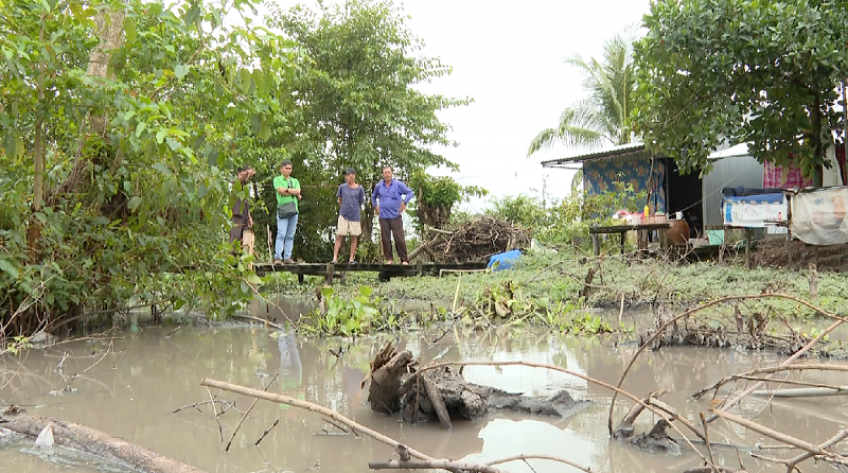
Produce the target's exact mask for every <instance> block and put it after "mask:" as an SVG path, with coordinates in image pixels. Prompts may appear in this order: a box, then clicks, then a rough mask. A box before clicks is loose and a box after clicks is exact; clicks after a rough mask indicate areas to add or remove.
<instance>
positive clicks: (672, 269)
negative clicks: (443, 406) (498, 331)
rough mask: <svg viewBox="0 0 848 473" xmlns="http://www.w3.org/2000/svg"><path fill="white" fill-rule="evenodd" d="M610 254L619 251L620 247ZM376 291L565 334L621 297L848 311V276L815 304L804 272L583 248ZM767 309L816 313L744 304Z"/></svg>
mask: <svg viewBox="0 0 848 473" xmlns="http://www.w3.org/2000/svg"><path fill="white" fill-rule="evenodd" d="M611 246H615V245H611ZM610 252H611V253H616V250H615V248H611V249H610ZM595 267H598V271H597V273H596V274H595V276H594V278H593V280H592V283H591V288H590V291H589V295H588V297H585V298H581V296H580V291H581V290H582V289H583V288H584V283H585V280H586V275H587V273H588V272H589V270H590V269H591V268H595ZM348 278H349V282H348V284H347V285H340V286H337V287H336V292H335V295H337V296H338V297H342V298H347V297H355V295H356V293H355V292H351V291H356V290H358V289H357V288H358V285H359V284H374V282H373V278H371V277H368V276H361V275H360V276H353V275H349V276H348ZM316 281H317V280H316ZM373 287H374V294H373V297H379V298H382V299H383V300H386V301H404V300H415V301H429V302H432V303H434V304H436V305H437V306H439V307H442V308H443V309H444V310H445V311H446V312H447V313H450V312H452V307H453V305H454V302H453V298H454V295H455V294H456V296H457V297H456V310H455V313H456V314H460V315H462V316H468V317H470V318H475V317H485V318H486V319H488V320H492V321H499V322H501V323H506V324H510V323H515V322H518V323H519V324H526V325H537V326H543V327H548V328H550V329H554V330H560V331H564V332H567V331H579V332H584V331H587V330H585V329H580V330H569V327H570V326H571V325H573V324H580V326H581V327H582V326H583V325H589V326H592V325H594V324H595V323H596V322H595V320H594V319H592V320H590V321H589V322H590V323H586V324H583V323H581V322H579V321H575V320H574V319H575V318H584V317H585V316H586V315H587V314H589V315H594V314H592V313H591V312H586V311H587V310H588V309H592V308H599V307H600V308H609V309H610V310H611V311H614V312H615V313H618V310H619V307H620V304H621V300H622V298H624V304H625V308H640V307H644V308H647V307H649V305H650V304H654V303H663V304H668V305H670V306H671V307H674V308H676V309H682V308H686V307H690V306H693V305H695V304H698V303H702V302H707V301H710V300H715V299H719V298H722V297H727V296H736V295H749V294H763V293H783V294H789V295H795V296H797V297H799V298H801V299H804V300H809V301H810V302H811V303H813V304H816V305H818V306H820V307H821V308H823V309H825V310H827V311H830V312H831V313H835V314H844V313H846V312H848V300H846V299H845V298H844V297H843V293H844V288H845V287H848V277H846V276H845V275H842V274H839V273H833V272H822V273H820V274H819V281H818V296H817V297H816V298H813V299H810V298H809V297H808V296H809V281H808V275H807V274H806V272H793V271H785V270H782V269H780V268H758V269H754V270H747V269H745V268H744V267H743V266H742V265H741V264H740V261H739V260H738V258H737V259H736V260H731V261H729V262H728V263H726V264H717V263H715V262H700V263H691V264H686V263H680V262H676V261H666V260H654V259H648V260H643V259H629V258H621V257H620V256H619V255H617V254H608V255H607V256H605V257H603V258H602V260H601V261H600V264H598V261H597V260H594V259H593V258H592V257H591V256H590V255H588V254H586V253H583V252H581V251H580V250H577V249H567V250H560V251H559V252H558V253H545V254H538V253H529V254H528V255H526V256H525V257H524V258H522V261H521V262H520V263H519V264H518V265H517V267H516V268H515V269H511V270H506V271H498V272H492V273H489V272H487V273H468V274H463V275H462V276H461V278H460V277H453V276H452V277H443V278H431V277H421V278H405V279H393V280H392V281H390V282H387V283H382V284H379V285H375V286H373ZM769 308H771V309H772V310H771V315H772V316H784V317H787V318H791V319H798V318H810V317H813V316H815V314H814V312H813V311H812V310H811V309H809V308H807V307H804V306H800V305H798V304H796V303H795V302H793V301H790V300H787V299H781V298H769V297H764V298H763V299H761V300H751V301H746V302H744V303H742V304H741V309H742V310H743V313H753V312H759V313H766V312H767V311H768V310H769ZM436 320H438V318H437V319H436ZM610 325H613V326H614V325H615V324H612V323H611V324H610ZM587 328H588V327H587ZM598 328H604V329H606V328H608V327H602V326H599V327H598Z"/></svg>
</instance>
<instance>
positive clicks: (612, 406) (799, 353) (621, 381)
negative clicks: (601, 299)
mask: <svg viewBox="0 0 848 473" xmlns="http://www.w3.org/2000/svg"><path fill="white" fill-rule="evenodd" d="M772 297H773V298H778V299H788V300H791V301H795V302H797V303H799V304H801V305H804V306H806V307H809V308H810V309H812V310H814V311H816V312H818V313H820V314H821V315H824V316H825V317H829V318H832V319H836V322H834V323H833V324H831V325H830V326H828V327H827V328H826V329H824V331H822V333H820V334H819V335H818V336H817V337H816V338H814V339H813V340H811V341H810V343H808V344H807V345H806V346H804V347H803V348H801V349H800V350H798V351H797V352H795V354H794V355H792V356H791V357H790V358H789V359H788V360H786V362H784V363H781V364H782V365H786V364H791V363H792V362H793V361H795V360H797V359H798V358H800V357H801V356H802V355H803V354H804V353H806V352H807V351H809V350H810V348H812V347H813V345H815V344H816V343H818V342H819V340H821V339H822V338H824V337H825V336H826V335H827V334H829V333H830V332H832V331H833V330H835V329H836V327H838V326H840V325H841V324H842V323H843V322H845V321H848V319H846V318H844V317H839V316H836V315H833V314H831V313H829V312H827V311H826V310H824V309H822V308H821V307H818V306H816V305H814V304H811V303H809V302H807V301H805V300H802V299H799V298H797V297H795V296H790V295H788V294H777V293H775V294H748V295H742V296H728V297H722V298H720V299H716V300H713V301H710V302H707V303H706V304H702V305H700V306H698V307H696V308H694V309H690V310H687V311H686V312H683V313H682V314H679V315H676V316H674V317H672V318H671V319H669V320H667V321H666V322H665V323H664V324H662V325H661V326H660V327H658V328H657V330H656V332H654V334H653V335H652V336H651V337H650V338H649V339H648V340H647V341H646V342H645V343H643V344H642V346H640V347H639V349H638V350H636V353H634V354H633V357H632V358H631V359H630V363H628V364H627V368H625V369H624V372H623V373H622V374H621V378H619V380H618V384H617V385H616V388H618V389H620V388H621V385H622V384H624V378H626V377H627V374H628V373H629V372H630V370H631V368H633V365H634V364H635V363H636V359H637V358H639V355H641V354H642V352H644V351H645V350H646V349H647V348H648V347H649V346H651V344H652V342H653V341H654V340H656V339H657V338H658V337H659V336H661V335H662V334H663V333H664V332H665V329H666V328H668V327H670V326H671V325H672V324H674V323H676V322H677V321H678V320H680V319H682V318H684V317H689V316H690V315H692V314H694V313H696V312H700V311H702V310H704V309H707V308H709V307H712V306H714V305H718V304H723V303H725V302H730V301H740V300H748V299H766V298H772ZM761 385H762V383H756V384H755V385H754V386H752V387H751V388H749V389H748V390H746V391H745V392H744V393H742V394H741V395H739V396H737V398H735V399H733V400H732V401H731V402H729V403H728V405H726V407H732V406H734V405H735V404H736V403H738V402H739V401H740V400H742V399H743V398H744V397H745V396H747V395H748V394H749V393H750V392H751V391H754V390H756V388H758V387H759V386H761ZM617 397H618V391H616V392H614V393H613V395H612V399H611V400H610V408H609V416H608V417H607V430H608V431H609V434H610V435H613V429H612V422H613V421H612V416H613V410H614V409H615V400H616V398H617ZM715 418H716V417H715V415H712V416H710V418H709V419H707V422H712V421H713V420H715Z"/></svg>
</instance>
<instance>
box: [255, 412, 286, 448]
mask: <svg viewBox="0 0 848 473" xmlns="http://www.w3.org/2000/svg"><path fill="white" fill-rule="evenodd" d="M279 423H280V419H277V420H275V421H274V423H273V424H271V427H268V429H266V430H265V432H262V436H261V437H259V440H257V441H256V443H254V444H253V446H254V447H258V446H259V444H260V443H261V442H262V440H263V439H264V438H265V436H266V435H268V432H270V431H272V430H274V427H276V426H277V424H279Z"/></svg>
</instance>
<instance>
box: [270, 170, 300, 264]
mask: <svg viewBox="0 0 848 473" xmlns="http://www.w3.org/2000/svg"><path fill="white" fill-rule="evenodd" d="M291 173H292V162H291V161H290V160H288V159H287V160H285V161H283V162H282V163H281V164H280V175H279V176H277V177H275V178H274V190H276V191H277V206H278V213H277V239H276V242H275V244H274V264H279V263H282V262H285V263H286V264H297V263H295V261H294V260H293V259H292V257H291V255H292V248H293V247H294V232H295V230H296V229H297V215H298V212H299V208H298V201H299V200H300V199H301V198H302V197H301V195H300V182H299V181H298V180H297V179H295V178H293V177H291ZM291 202H294V209H295V212H294V213H293V214H291V215H287V216H283V217H282V218H281V217H280V213H279V206H282V205H283V204H288V203H291Z"/></svg>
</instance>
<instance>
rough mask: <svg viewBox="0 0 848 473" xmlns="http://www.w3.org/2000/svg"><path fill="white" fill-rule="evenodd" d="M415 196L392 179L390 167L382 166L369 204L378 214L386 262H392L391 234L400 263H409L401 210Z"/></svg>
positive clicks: (399, 182) (402, 210)
mask: <svg viewBox="0 0 848 473" xmlns="http://www.w3.org/2000/svg"><path fill="white" fill-rule="evenodd" d="M413 197H415V192H412V189H410V188H409V187H406V184H404V183H403V182H401V181H399V180H397V179H392V168H391V167H389V166H386V167H384V168H383V180H382V181H381V182H379V183H378V184H377V185H376V186H374V192H372V193H371V205H373V206H374V210H375V211H376V212H377V215H379V216H380V240H381V241H382V242H383V254H384V255H385V258H386V264H392V263H393V259H394V257H393V252H392V236H394V239H395V248H396V249H397V253H398V258H400V262H401V264H409V258H408V257H407V254H406V237H404V235H403V216H402V214H403V212H405V211H406V204H408V203H409V201H410V200H412V198H413Z"/></svg>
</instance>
